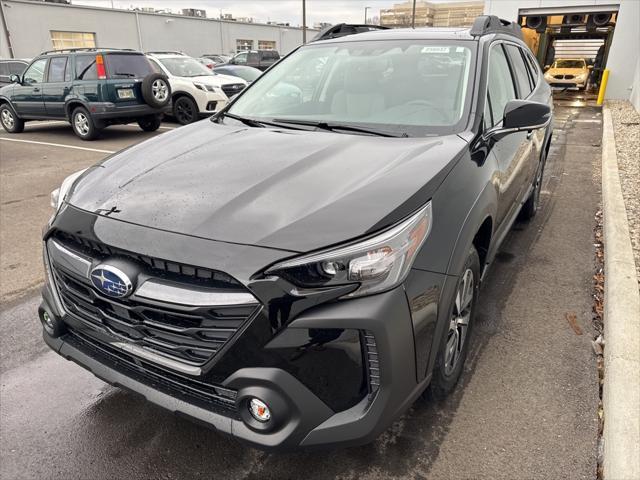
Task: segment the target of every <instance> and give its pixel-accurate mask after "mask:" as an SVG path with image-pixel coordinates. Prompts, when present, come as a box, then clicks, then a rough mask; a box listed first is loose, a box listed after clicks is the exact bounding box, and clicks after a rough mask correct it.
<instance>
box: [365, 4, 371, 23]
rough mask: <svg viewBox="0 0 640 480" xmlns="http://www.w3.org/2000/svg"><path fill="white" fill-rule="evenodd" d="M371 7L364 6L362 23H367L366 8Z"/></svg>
mask: <svg viewBox="0 0 640 480" xmlns="http://www.w3.org/2000/svg"><path fill="white" fill-rule="evenodd" d="M370 8H371V7H364V24H365V25H366V24H367V10H369V9H370Z"/></svg>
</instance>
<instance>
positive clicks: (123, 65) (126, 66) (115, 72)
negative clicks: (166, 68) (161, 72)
mask: <svg viewBox="0 0 640 480" xmlns="http://www.w3.org/2000/svg"><path fill="white" fill-rule="evenodd" d="M104 62H105V64H106V66H107V75H108V76H109V78H144V77H146V76H147V75H149V74H150V73H153V72H154V70H153V68H152V67H151V64H150V63H149V61H148V60H147V57H145V56H144V55H142V54H128V53H110V54H108V55H105V60H104Z"/></svg>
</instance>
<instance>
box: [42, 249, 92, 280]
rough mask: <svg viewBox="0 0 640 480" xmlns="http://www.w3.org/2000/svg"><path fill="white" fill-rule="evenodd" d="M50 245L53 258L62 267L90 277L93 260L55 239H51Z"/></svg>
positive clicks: (50, 253)
mask: <svg viewBox="0 0 640 480" xmlns="http://www.w3.org/2000/svg"><path fill="white" fill-rule="evenodd" d="M48 245H50V248H49V249H48V250H49V256H50V257H51V260H53V261H54V262H55V263H57V264H58V265H60V266H61V267H64V268H67V269H68V270H71V271H72V272H74V273H76V274H78V275H81V276H83V277H85V278H89V272H90V271H91V260H89V259H88V258H86V257H84V256H82V255H79V254H77V253H76V252H72V251H71V250H69V249H68V248H65V247H63V246H62V245H61V244H60V243H58V242H56V241H55V240H49V242H48Z"/></svg>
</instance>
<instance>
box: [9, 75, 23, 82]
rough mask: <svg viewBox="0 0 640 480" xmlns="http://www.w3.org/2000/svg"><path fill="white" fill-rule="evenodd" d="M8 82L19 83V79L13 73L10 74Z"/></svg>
mask: <svg viewBox="0 0 640 480" xmlns="http://www.w3.org/2000/svg"><path fill="white" fill-rule="evenodd" d="M9 81H10V82H11V83H20V77H19V76H18V75H16V74H15V73H12V74H11V75H9Z"/></svg>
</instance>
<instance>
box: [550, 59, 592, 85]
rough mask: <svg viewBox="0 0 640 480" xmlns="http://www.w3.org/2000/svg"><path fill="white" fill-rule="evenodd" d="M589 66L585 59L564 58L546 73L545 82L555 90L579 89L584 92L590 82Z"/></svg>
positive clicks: (554, 63) (557, 61)
mask: <svg viewBox="0 0 640 480" xmlns="http://www.w3.org/2000/svg"><path fill="white" fill-rule="evenodd" d="M589 73H590V70H589V66H588V65H587V62H585V60H584V58H562V59H558V60H556V61H555V62H553V65H551V67H550V68H549V69H548V70H547V71H546V72H545V73H544V78H545V80H546V81H547V82H548V83H549V85H551V86H552V87H555V88H579V89H580V90H584V89H585V88H586V87H587V82H588V81H589Z"/></svg>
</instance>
